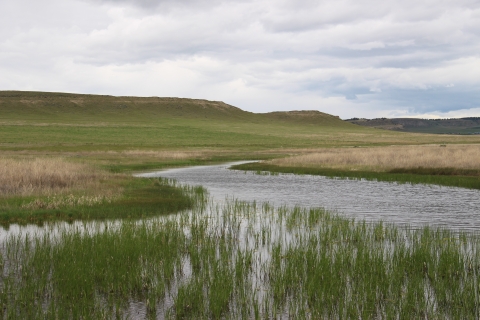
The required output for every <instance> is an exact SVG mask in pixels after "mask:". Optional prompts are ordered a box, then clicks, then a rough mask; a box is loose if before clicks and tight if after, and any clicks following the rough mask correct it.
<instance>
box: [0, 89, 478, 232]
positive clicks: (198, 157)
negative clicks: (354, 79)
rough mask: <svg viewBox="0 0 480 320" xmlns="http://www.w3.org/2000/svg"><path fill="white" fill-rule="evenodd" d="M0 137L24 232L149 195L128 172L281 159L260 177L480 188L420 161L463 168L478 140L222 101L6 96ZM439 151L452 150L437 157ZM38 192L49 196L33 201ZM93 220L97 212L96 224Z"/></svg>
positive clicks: (471, 172) (465, 175)
mask: <svg viewBox="0 0 480 320" xmlns="http://www.w3.org/2000/svg"><path fill="white" fill-rule="evenodd" d="M0 137H1V138H0V152H1V159H0V165H2V168H3V170H4V172H3V173H2V178H0V179H3V181H2V182H1V183H0V185H1V186H0V190H1V191H2V192H1V194H0V197H1V199H2V200H1V204H0V208H2V209H1V210H2V212H3V216H5V217H7V218H8V219H7V218H5V219H3V221H4V222H3V223H6V221H12V222H13V221H17V220H12V217H13V216H15V215H16V216H22V217H23V218H21V219H20V220H18V221H17V222H22V221H23V223H25V222H26V221H27V220H26V218H25V217H27V216H28V217H29V218H28V219H30V220H31V221H32V222H34V221H37V220H36V219H33V218H32V215H34V216H38V217H43V218H39V219H38V221H37V222H42V221H44V220H45V219H46V218H45V217H51V219H55V218H56V217H63V218H62V219H66V217H70V218H69V219H74V218H73V217H80V216H82V215H79V214H78V212H79V210H76V209H75V210H74V211H75V212H77V213H72V212H71V211H72V210H73V208H75V207H76V208H78V207H82V209H81V211H84V210H86V209H88V210H90V211H91V210H93V208H97V207H98V208H100V207H112V204H111V203H113V202H115V201H118V199H120V198H124V197H126V193H128V192H131V188H130V189H129V188H128V187H127V186H137V187H139V188H140V186H139V185H138V182H133V181H132V179H131V178H128V177H127V175H122V173H126V174H128V173H130V172H132V171H145V170H157V169H162V168H168V167H175V166H188V165H198V164H208V163H218V162H225V161H232V160H246V159H248V160H271V159H277V160H274V162H271V163H263V164H253V165H250V167H249V168H250V169H254V170H260V169H261V170H274V171H283V172H296V173H312V174H324V175H327V176H329V175H336V176H341V177H364V178H371V179H380V180H387V181H406V182H423V183H438V184H444V185H454V186H466V187H474V188H476V187H477V186H478V185H479V184H480V182H479V178H478V174H477V172H478V167H475V168H473V169H472V168H470V167H469V168H467V167H464V166H462V165H459V164H457V163H453V164H451V165H450V164H448V165H441V166H438V165H435V166H434V167H432V166H431V164H430V163H420V162H418V161H419V159H422V158H425V157H424V156H422V155H421V153H422V152H424V151H425V150H430V149H431V150H433V149H435V151H433V152H434V153H435V152H438V154H439V155H440V154H441V155H442V156H441V158H442V157H443V159H449V160H450V161H451V160H453V159H458V158H459V157H458V155H459V153H458V152H457V151H456V150H477V149H478V148H476V147H475V145H477V146H478V144H479V143H480V137H478V136H446V135H442V136H439V135H422V134H411V133H400V132H392V131H384V130H377V129H371V128H366V127H361V126H357V125H353V124H350V123H347V122H345V121H342V120H340V119H339V118H337V117H335V116H331V115H328V114H324V113H321V112H318V111H295V112H272V113H267V114H255V113H251V112H245V111H242V110H240V109H238V108H236V107H233V106H230V105H228V104H225V103H223V102H217V101H206V100H195V99H180V98H157V97H150V98H136V97H111V96H95V95H79V94H65V93H42V92H15V91H2V92H0ZM412 145H413V146H415V145H416V146H425V147H422V148H420V149H418V148H419V147H412ZM428 145H430V146H435V147H431V148H430V147H427V146H428ZM440 145H448V147H447V148H438V146H440ZM462 145H463V146H465V147H462ZM392 146H394V147H392ZM353 147H359V148H353ZM372 147H375V148H372ZM392 148H393V149H392ZM395 148H396V149H395ZM462 148H463V149H462ZM417 149H418V150H417ZM389 150H390V151H389ZM391 150H395V151H394V152H392V151H391ZM408 150H410V151H408ZM412 150H417V151H416V152H417V153H416V154H411V155H409V157H410V159H415V161H417V162H416V163H413V164H411V165H410V164H409V165H408V166H407V165H405V164H398V165H394V166H390V167H388V168H386V167H382V166H381V165H380V164H378V163H376V162H375V161H376V160H375V159H381V158H382V157H381V156H379V155H377V154H376V153H375V152H377V151H378V152H383V151H385V152H387V153H388V152H390V156H389V158H388V159H384V162H387V163H390V164H392V163H395V162H394V161H396V160H398V159H401V158H405V155H407V154H410V153H409V152H413V151H412ZM361 153H362V154H361ZM360 154H361V155H360ZM327 155H332V157H331V159H330V160H329V161H327V160H325V159H323V158H322V159H323V160H322V159H320V158H321V157H326V156H327ZM354 155H355V156H354ZM351 157H356V158H355V159H356V160H352V159H353V158H352V159H350V158H351ZM282 158H283V160H281V159H282ZM360 158H362V159H363V160H362V161H363V162H359V161H360V160H359V159H360ZM437 158H438V156H437ZM465 158H469V159H470V160H471V161H473V162H475V159H478V156H477V155H470V154H469V155H465ZM342 159H343V160H342ZM472 159H473V160H472ZM42 161H43V162H42ZM342 161H346V162H342ZM350 162H351V164H350ZM36 163H37V165H38V164H39V163H43V165H42V166H40V167H41V168H42V170H44V171H45V172H44V173H45V174H46V175H47V176H48V175H50V176H49V177H44V178H40V180H38V179H37V180H38V181H37V182H32V181H29V179H35V178H34V177H35V176H36V175H37V174H39V173H35V172H33V171H32V170H34V167H35V166H36ZM47 163H51V166H50V167H49V166H48V165H46V164H47ZM16 164H18V165H19V166H22V165H24V166H27V167H28V166H30V167H31V168H30V169H28V170H30V171H28V170H26V169H16ZM52 166H53V167H52ZM7 167H8V168H10V171H9V173H7V171H5V170H6V169H5V168H7ZM280 167H281V169H280ZM420 167H421V168H420ZM52 168H54V169H55V170H57V169H58V172H57V173H56V175H52V174H51V173H48V171H49V170H52ZM62 168H64V169H62ZM243 169H247V167H246V166H244V167H243ZM62 170H63V171H62ZM428 170H430V171H428ZM432 170H433V172H432ZM80 171H82V174H83V175H84V177H83V178H81V177H82V174H80V175H78V177H76V178H71V179H70V178H66V176H65V177H64V178H59V175H61V173H60V172H71V173H72V174H74V173H73V172H80ZM87 172H88V174H86V173H87ZM427 173H428V174H427ZM439 173H441V175H439ZM62 174H63V173H62ZM75 174H77V173H75ZM40 175H41V174H40ZM26 176H29V177H30V178H29V179H26V178H25V177H26ZM42 179H44V180H42ZM52 179H53V180H55V179H60V180H58V183H60V181H63V180H62V179H67V180H65V181H63V182H61V183H62V184H65V185H64V186H63V185H62V187H61V188H58V186H57V187H56V186H55V183H54V186H53V187H52V186H51V185H49V183H50V182H51V181H52ZM68 179H70V180H68ZM7 180H9V182H7ZM14 181H16V182H14ZM41 181H44V182H41ZM48 181H50V182H48ZM39 182H40V184H39V185H38V183H39ZM15 183H16V184H17V185H16V186H14V184H15ZM36 184H37V185H36ZM12 188H13V189H12ZM22 188H23V189H22ZM30 188H40V189H42V188H43V189H44V190H42V191H38V190H37V191H38V192H36V193H30V194H29V193H28V192H27V193H25V190H27V189H30ZM141 188H147V186H142V187H141ZM7 189H8V190H7ZM12 190H16V191H15V192H12ZM129 190H130V191H129ZM145 192H146V191H145ZM94 203H96V204H97V205H93V204H94ZM67 204H72V205H70V206H67ZM83 207H85V208H83ZM38 210H40V211H41V212H40V211H38ZM42 210H43V211H42ZM45 210H46V211H45ZM48 210H50V211H51V212H49V211H48ZM52 210H53V211H52ZM140 211H141V210H140ZM96 214H99V213H96ZM92 215H94V212H93V213H92V214H89V215H88V216H92ZM0 216H2V214H0ZM100 216H102V215H100ZM127 216H128V215H127ZM49 219H50V218H49ZM0 220H2V219H1V218H0ZM47 220H48V219H47Z"/></svg>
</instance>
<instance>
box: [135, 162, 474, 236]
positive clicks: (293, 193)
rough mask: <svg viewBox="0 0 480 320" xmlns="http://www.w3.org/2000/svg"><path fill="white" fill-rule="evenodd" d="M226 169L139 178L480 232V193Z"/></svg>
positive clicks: (215, 167) (174, 171)
mask: <svg viewBox="0 0 480 320" xmlns="http://www.w3.org/2000/svg"><path fill="white" fill-rule="evenodd" d="M231 165H233V163H230V164H222V165H212V166H198V167H189V168H178V169H170V170H165V171H157V172H151V173H143V174H138V175H137V176H138V177H165V178H173V179H176V180H177V181H178V182H180V183H182V184H189V185H202V186H204V187H206V188H207V189H208V191H209V192H210V194H211V195H212V196H213V198H214V199H216V200H222V199H225V198H227V197H228V198H236V199H239V200H245V201H256V202H258V203H262V202H269V203H270V204H271V205H273V206H281V205H287V206H296V205H298V206H302V207H324V208H326V209H329V210H334V211H336V212H338V213H340V214H342V215H345V216H347V217H353V218H360V219H365V220H367V221H378V220H383V221H386V222H393V223H396V224H408V225H410V226H413V227H420V226H424V225H430V226H441V227H446V228H449V229H454V230H470V231H474V230H480V191H479V190H470V189H464V188H455V187H443V186H435V185H423V184H416V185H412V184H399V183H390V182H377V181H366V180H346V179H331V178H326V177H322V176H311V175H293V174H280V175H260V174H256V173H254V172H244V171H239V170H230V169H229V167H230V166H231Z"/></svg>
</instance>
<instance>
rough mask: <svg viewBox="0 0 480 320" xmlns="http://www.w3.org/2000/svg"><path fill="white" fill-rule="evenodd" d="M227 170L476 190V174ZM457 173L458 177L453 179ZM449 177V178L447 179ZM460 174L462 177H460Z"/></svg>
mask: <svg viewBox="0 0 480 320" xmlns="http://www.w3.org/2000/svg"><path fill="white" fill-rule="evenodd" d="M231 169H235V170H249V171H254V172H255V173H257V174H261V175H275V174H278V173H293V174H300V175H301V174H310V175H319V176H326V177H336V178H342V179H366V180H372V181H387V182H399V183H413V184H415V183H420V184H437V185H442V186H450V187H462V188H470V189H480V178H479V176H478V171H469V170H461V169H451V168H439V169H432V168H414V169H401V168H400V169H392V170H390V171H389V172H374V171H350V170H344V169H332V168H310V167H284V166H277V165H274V164H270V163H264V162H255V163H244V164H239V165H234V166H232V167H231ZM456 173H458V174H459V175H456ZM450 174H451V175H450ZM462 174H464V175H462Z"/></svg>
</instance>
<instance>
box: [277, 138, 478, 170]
mask: <svg viewBox="0 0 480 320" xmlns="http://www.w3.org/2000/svg"><path fill="white" fill-rule="evenodd" d="M479 158H480V145H448V146H447V145H416V146H384V147H368V148H330V149H323V150H318V151H316V152H314V153H311V154H305V155H299V156H292V157H288V158H283V159H275V160H271V161H270V163H271V164H274V165H277V166H285V167H317V168H333V169H345V170H355V169H356V170H369V171H380V172H386V171H389V170H392V169H397V168H409V169H412V168H432V169H442V168H455V169H466V170H472V171H474V172H476V173H477V174H478V175H480V163H479V161H478V159H479Z"/></svg>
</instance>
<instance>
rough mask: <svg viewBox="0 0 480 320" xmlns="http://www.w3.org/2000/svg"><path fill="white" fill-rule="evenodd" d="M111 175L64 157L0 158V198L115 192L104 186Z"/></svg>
mask: <svg viewBox="0 0 480 320" xmlns="http://www.w3.org/2000/svg"><path fill="white" fill-rule="evenodd" d="M108 176H109V174H108V173H106V172H104V171H101V170H99V169H96V168H93V167H92V166H89V165H87V164H82V163H74V162H69V161H66V160H64V159H61V158H33V159H14V158H10V159H8V158H0V197H5V196H30V195H54V194H67V193H71V192H76V191H80V190H81V191H84V193H88V194H102V195H106V194H109V193H116V191H114V190H107V189H109V188H108V187H107V188H105V186H104V185H102V184H101V181H102V180H103V179H106V178H107V177H108Z"/></svg>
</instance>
